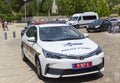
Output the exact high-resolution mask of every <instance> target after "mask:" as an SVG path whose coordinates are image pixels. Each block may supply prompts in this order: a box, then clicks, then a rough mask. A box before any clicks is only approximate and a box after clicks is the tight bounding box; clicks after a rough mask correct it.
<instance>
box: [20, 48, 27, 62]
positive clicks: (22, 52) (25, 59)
mask: <svg viewBox="0 0 120 83" xmlns="http://www.w3.org/2000/svg"><path fill="white" fill-rule="evenodd" d="M21 55H22V60H23V61H27V60H28V59H27V58H26V56H25V53H24V50H23V47H21Z"/></svg>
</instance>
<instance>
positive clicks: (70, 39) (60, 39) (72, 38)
mask: <svg viewBox="0 0 120 83" xmlns="http://www.w3.org/2000/svg"><path fill="white" fill-rule="evenodd" d="M74 39H80V38H64V39H59V40H74Z"/></svg>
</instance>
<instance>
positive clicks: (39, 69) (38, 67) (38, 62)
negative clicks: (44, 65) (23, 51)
mask: <svg viewBox="0 0 120 83" xmlns="http://www.w3.org/2000/svg"><path fill="white" fill-rule="evenodd" d="M36 70H37V76H38V78H40V79H41V78H43V76H42V71H41V65H40V61H39V59H38V58H37V59H36Z"/></svg>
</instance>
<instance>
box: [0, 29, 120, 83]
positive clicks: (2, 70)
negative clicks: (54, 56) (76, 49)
mask: <svg viewBox="0 0 120 83" xmlns="http://www.w3.org/2000/svg"><path fill="white" fill-rule="evenodd" d="M20 30H21V29H19V31H18V32H17V34H20ZM79 30H80V31H81V32H82V33H84V32H85V33H86V31H85V29H79ZM9 33H10V31H9ZM11 33H12V32H11ZM89 35H90V37H89V38H90V39H92V40H93V41H95V42H96V43H98V44H99V45H100V46H101V47H102V49H103V51H104V53H105V71H104V72H103V73H99V74H92V75H87V76H78V77H71V78H60V79H50V78H44V79H38V78H37V75H36V71H35V67H34V66H33V65H31V63H30V62H23V61H22V59H21V50H20V43H21V42H20V41H21V38H20V35H18V36H17V37H16V38H10V39H8V40H4V39H3V37H1V35H0V40H1V41H0V83H120V33H117V34H109V33H107V32H98V33H89ZM10 37H12V36H10Z"/></svg>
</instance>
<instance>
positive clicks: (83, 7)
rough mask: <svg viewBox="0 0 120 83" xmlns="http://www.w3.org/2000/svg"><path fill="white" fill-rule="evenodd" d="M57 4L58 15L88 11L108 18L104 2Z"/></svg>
mask: <svg viewBox="0 0 120 83" xmlns="http://www.w3.org/2000/svg"><path fill="white" fill-rule="evenodd" d="M57 4H58V8H59V13H61V14H63V15H72V14H73V13H81V12H88V11H93V12H97V13H98V14H99V15H100V16H108V15H109V14H110V10H109V6H108V4H107V1H106V0H64V1H63V0H57Z"/></svg>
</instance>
